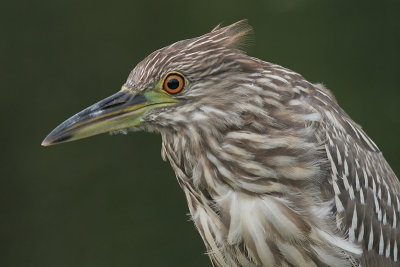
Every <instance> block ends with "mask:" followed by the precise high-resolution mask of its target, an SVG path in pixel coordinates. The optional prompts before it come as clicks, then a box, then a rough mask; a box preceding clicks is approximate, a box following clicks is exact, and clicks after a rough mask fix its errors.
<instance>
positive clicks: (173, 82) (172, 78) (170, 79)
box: [163, 73, 185, 95]
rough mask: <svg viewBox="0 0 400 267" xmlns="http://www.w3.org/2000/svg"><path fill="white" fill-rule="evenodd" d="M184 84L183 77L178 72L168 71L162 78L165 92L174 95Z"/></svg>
mask: <svg viewBox="0 0 400 267" xmlns="http://www.w3.org/2000/svg"><path fill="white" fill-rule="evenodd" d="M184 86H185V79H184V78H183V77H182V75H180V74H178V73H170V74H168V75H167V77H166V78H165V79H164V84H163V89H164V90H165V91H166V92H167V93H169V94H171V95H175V94H177V93H179V92H181V91H182V89H183V87H184Z"/></svg>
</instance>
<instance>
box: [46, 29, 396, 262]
mask: <svg viewBox="0 0 400 267" xmlns="http://www.w3.org/2000/svg"><path fill="white" fill-rule="evenodd" d="M248 31H249V27H248V26H247V25H246V23H245V22H243V21H242V22H238V23H236V24H233V25H230V26H228V27H225V28H219V27H217V28H215V29H214V30H213V31H212V32H210V33H207V34H205V35H203V36H200V37H198V38H193V39H189V40H184V41H180V42H177V43H175V44H172V45H170V46H168V47H165V48H162V49H160V50H158V51H156V52H154V53H152V54H151V55H149V56H148V57H147V58H146V59H145V60H143V61H142V62H140V63H139V64H138V65H137V66H136V67H135V69H134V70H133V71H132V72H131V74H130V75H129V78H128V81H127V82H126V84H125V85H124V90H130V91H132V92H133V93H138V92H139V93H140V92H144V91H146V90H148V88H151V87H152V86H153V85H154V84H157V83H159V81H160V80H161V79H162V77H164V76H165V74H166V73H168V72H171V71H177V72H179V73H181V74H183V75H184V77H185V79H187V86H186V87H185V89H184V90H183V91H182V93H179V94H177V95H174V96H172V97H173V98H174V99H175V100H176V101H177V103H176V104H174V105H168V106H161V107H158V108H154V109H153V110H151V111H149V112H147V113H146V114H145V115H144V116H143V117H142V118H141V120H140V125H139V126H136V127H134V128H135V129H136V128H141V129H146V130H150V131H156V132H159V133H161V136H162V155H163V158H164V159H168V160H169V161H170V163H171V165H172V167H173V169H174V171H175V173H176V176H177V179H178V182H179V185H180V186H181V188H182V189H183V191H184V193H185V196H186V199H187V202H188V206H189V210H190V213H191V216H192V219H193V221H194V223H195V225H196V227H197V229H198V231H199V232H200V235H201V236H202V238H203V240H204V243H205V245H206V247H207V253H208V254H209V256H210V259H211V261H212V263H213V265H215V266H399V257H400V255H399V251H398V245H399V243H400V233H399V230H400V226H399V217H400V202H399V197H400V183H399V181H398V179H397V177H396V176H395V174H394V173H393V171H392V170H391V168H390V166H389V165H388V163H387V162H386V161H385V159H384V158H383V156H382V153H381V152H380V151H379V149H378V148H377V146H376V145H375V144H374V142H373V141H372V140H371V139H370V138H369V137H368V136H367V135H366V134H365V133H364V132H363V130H362V129H361V128H360V127H359V126H358V125H357V124H356V123H354V122H353V121H352V120H351V118H350V117H349V116H348V115H347V114H346V113H345V112H344V111H343V110H342V109H341V108H340V107H339V105H338V104H337V103H336V100H335V99H334V97H333V96H332V95H331V93H330V92H329V91H328V90H327V89H325V88H324V86H322V85H320V84H312V83H310V82H308V81H307V80H305V79H304V78H303V77H302V76H301V75H299V74H297V73H295V72H293V71H291V70H288V69H286V68H283V67H281V66H278V65H274V64H271V63H268V62H264V61H261V60H259V59H257V58H253V57H249V56H247V55H246V54H244V53H243V52H242V51H241V50H239V49H237V46H238V44H240V42H241V40H242V39H243V37H244V36H245V35H246V34H247V32H248ZM113 103H114V102H111V104H107V105H108V106H107V107H112V108H114V106H115V105H120V104H119V103H117V104H113ZM89 111H90V110H89V109H88V111H86V112H89ZM67 124H68V123H67ZM67 124H66V125H67ZM65 138H70V136H66V137H63V138H61V137H60V138H59V140H61V141H64V140H65ZM45 142H50V141H45ZM46 144H48V143H46Z"/></svg>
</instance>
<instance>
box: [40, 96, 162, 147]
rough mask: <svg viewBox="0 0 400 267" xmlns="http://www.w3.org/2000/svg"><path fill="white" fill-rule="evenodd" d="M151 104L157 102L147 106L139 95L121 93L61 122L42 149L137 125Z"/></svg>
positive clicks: (47, 138) (147, 101)
mask: <svg viewBox="0 0 400 267" xmlns="http://www.w3.org/2000/svg"><path fill="white" fill-rule="evenodd" d="M160 104H161V103H160ZM154 105H157V103H150V102H149V100H148V99H147V98H146V97H145V96H143V95H142V94H140V93H137V94H133V93H132V92H131V91H129V90H121V91H119V92H118V93H116V94H114V95H112V96H110V97H107V98H106V99H104V100H102V101H100V102H97V103H96V104H94V105H92V106H90V107H88V108H86V109H84V110H82V111H81V112H79V113H78V114H76V115H74V116H72V117H71V118H69V119H68V120H66V121H64V122H63V123H62V124H60V125H59V126H58V127H57V128H55V129H54V130H53V131H52V132H51V133H50V134H49V135H48V136H47V137H46V138H45V139H44V140H43V142H42V146H50V145H54V144H59V143H63V142H69V141H73V140H77V139H81V138H85V137H89V136H92V135H96V134H101V133H105V132H110V131H115V130H119V129H125V128H129V127H133V126H137V125H139V123H140V119H141V117H142V115H143V113H144V112H145V111H146V110H148V107H149V106H154Z"/></svg>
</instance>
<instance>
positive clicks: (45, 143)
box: [42, 135, 72, 146]
mask: <svg viewBox="0 0 400 267" xmlns="http://www.w3.org/2000/svg"><path fill="white" fill-rule="evenodd" d="M71 137H72V135H63V136H60V137H59V138H57V139H53V140H50V138H49V136H47V137H46V138H45V139H44V140H43V142H42V146H51V145H54V144H57V143H61V142H65V141H67V140H68V139H70V138H71Z"/></svg>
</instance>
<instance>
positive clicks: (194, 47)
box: [42, 21, 254, 146]
mask: <svg viewBox="0 0 400 267" xmlns="http://www.w3.org/2000/svg"><path fill="white" fill-rule="evenodd" d="M250 30H251V28H250V27H249V26H248V25H247V23H246V21H239V22H237V23H235V24H232V25H230V26H227V27H224V28H220V27H219V26H217V27H216V28H214V29H213V30H212V31H211V32H209V33H207V34H205V35H203V36H200V37H197V38H193V39H188V40H183V41H179V42H176V43H174V44H172V45H170V46H167V47H164V48H162V49H160V50H157V51H155V52H153V53H152V54H150V55H149V56H148V57H147V58H145V59H144V60H143V61H141V62H140V63H139V64H137V66H136V67H135V68H134V69H133V70H132V72H131V73H130V75H129V77H128V79H127V81H126V83H125V84H124V85H123V86H122V88H121V90H120V91H119V92H117V93H115V94H113V95H112V96H110V97H108V98H106V99H104V100H101V101H99V102H97V103H96V104H94V105H92V106H90V107H88V108H86V109H84V110H82V111H81V112H79V113H77V114H76V115H74V116H72V117H71V118H69V119H68V120H66V121H64V122H63V123H62V124H60V125H59V126H58V127H56V128H55V129H54V130H53V131H52V132H51V133H50V134H49V135H48V136H47V137H46V138H45V140H44V141H43V143H42V145H44V146H48V145H53V144H58V143H62V142H68V141H73V140H77V139H81V138H85V137H89V136H93V135H96V134H101V133H105V132H113V131H121V130H126V129H137V128H139V129H143V128H145V129H149V130H153V131H171V130H172V131H179V129H180V128H181V127H190V122H193V121H196V122H200V121H203V122H204V123H207V122H210V121H213V120H219V122H218V123H215V124H214V125H219V127H226V125H227V124H231V123H234V124H238V123H240V119H239V118H238V116H237V114H236V112H231V113H229V106H230V105H231V104H232V103H233V102H235V101H237V100H238V99H239V98H240V97H241V96H242V95H243V94H246V93H245V92H243V90H239V89H238V90H234V88H236V87H237V86H236V85H237V83H238V80H240V79H241V77H242V75H243V73H244V72H246V70H247V69H249V68H251V66H252V64H251V61H252V59H251V58H250V57H248V56H246V55H245V54H244V53H243V52H242V51H241V50H239V49H238V46H239V45H240V44H242V43H243V39H244V37H245V36H246V35H247V33H248V32H249V31H250ZM253 60H254V59H253ZM249 72H250V71H249ZM244 79H245V78H244ZM235 86H236V87H235Z"/></svg>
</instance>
